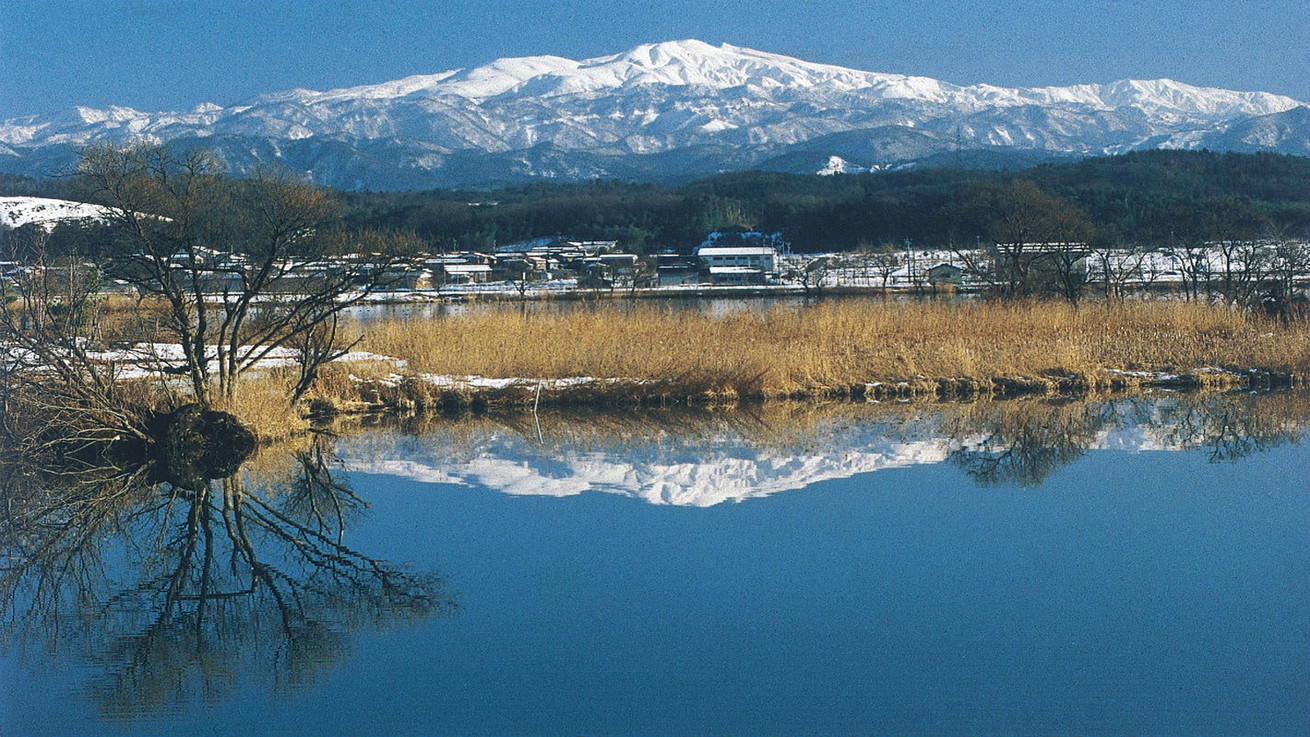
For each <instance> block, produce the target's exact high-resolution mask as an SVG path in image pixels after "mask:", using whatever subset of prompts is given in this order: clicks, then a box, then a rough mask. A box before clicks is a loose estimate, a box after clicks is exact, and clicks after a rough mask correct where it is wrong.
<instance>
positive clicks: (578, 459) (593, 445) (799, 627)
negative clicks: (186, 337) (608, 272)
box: [0, 394, 1310, 735]
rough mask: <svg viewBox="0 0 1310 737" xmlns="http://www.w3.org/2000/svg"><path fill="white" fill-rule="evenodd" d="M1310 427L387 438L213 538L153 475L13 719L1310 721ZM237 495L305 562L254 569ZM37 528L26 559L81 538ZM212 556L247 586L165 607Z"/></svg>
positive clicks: (20, 606) (1273, 726)
mask: <svg viewBox="0 0 1310 737" xmlns="http://www.w3.org/2000/svg"><path fill="white" fill-rule="evenodd" d="M1308 426H1310V398H1307V397H1305V396H1303V395H1295V394H1291V395H1287V394H1284V395H1274V396H1268V397H1253V396H1250V395H1208V396H1204V397H1187V396H1174V395H1166V396H1163V397H1159V398H1147V399H1135V400H1121V401H1116V402H1093V403H1084V402H1046V401H1038V400H1026V401H1019V402H989V403H980V404H976V405H945V406H940V407H936V406H934V407H923V406H914V407H906V406H896V405H882V406H863V405H861V406H850V405H839V406H834V407H827V408H821V407H813V406H790V405H786V406H774V405H770V406H768V407H765V408H756V409H754V410H745V411H734V412H710V411H704V412H691V411H686V412H673V413H655V414H650V415H633V414H629V415H626V416H621V417H615V416H603V415H600V416H598V415H568V414H551V415H543V416H540V417H536V418H534V417H532V416H530V415H529V416H526V417H523V416H519V417H514V418H508V419H501V420H496V419H490V418H482V419H477V420H471V421H464V422H451V421H448V420H440V419H426V420H425V419H416V420H413V421H411V422H409V423H408V424H405V425H403V426H389V427H382V428H372V429H361V430H359V431H356V432H352V433H349V434H346V435H344V436H343V437H341V438H340V439H338V440H335V441H332V442H327V441H321V442H320V443H318V445H317V446H316V447H314V448H308V449H301V450H300V455H299V460H296V459H294V458H291V457H290V456H288V455H287V454H286V453H285V452H283V453H281V454H266V455H265V457H263V458H261V459H257V462H256V463H254V464H252V465H250V466H248V467H247V469H246V471H245V473H244V475H243V479H242V480H241V482H240V485H239V488H234V487H233V486H232V482H231V481H229V482H225V484H226V485H224V484H222V483H219V482H216V483H215V485H214V487H213V489H212V491H211V494H212V496H211V497H210V498H209V499H208V501H207V502H206V503H208V504H210V505H211V507H212V510H213V512H214V514H213V515H211V516H210V521H211V522H212V525H210V527H209V528H208V529H209V533H208V537H207V536H206V533H205V532H204V529H205V527H204V525H203V524H202V523H201V522H200V521H197V520H203V519H204V518H205V516H206V515H205V514H202V513H198V512H196V511H195V510H196V509H197V508H198V506H197V505H198V504H199V498H198V497H191V498H187V497H186V496H185V495H182V496H178V495H175V494H173V493H172V492H171V491H170V490H167V489H159V488H156V489H153V490H150V491H148V492H145V493H143V495H142V496H141V497H139V498H133V499H131V500H130V502H123V503H120V506H118V507H114V508H112V509H109V510H106V511H107V512H110V513H111V514H110V515H109V516H112V517H114V518H115V519H116V521H115V523H114V524H106V525H104V526H103V527H101V528H99V529H98V530H97V532H96V534H95V535H94V536H92V538H93V539H88V540H85V541H82V542H84V543H85V548H86V549H85V550H83V551H80V552H81V553H82V554H81V555H68V556H65V557H63V558H60V559H59V560H61V561H62V562H63V563H64V564H65V567H64V568H63V569H62V570H61V571H59V572H57V573H54V574H51V573H50V572H45V573H44V574H38V571H37V570H36V567H30V568H27V569H23V570H24V571H25V572H23V573H22V574H21V575H18V574H16V573H10V574H7V575H8V577H7V578H6V579H5V583H6V585H7V586H8V587H9V588H8V589H7V590H6V591H7V592H8V594H9V595H10V596H11V597H12V598H11V599H7V601H8V602H9V608H8V610H7V611H8V613H9V614H10V615H11V619H12V623H11V624H12V626H11V627H10V629H9V631H8V636H7V637H6V639H5V641H4V650H3V655H2V656H0V684H3V691H0V733H3V734H6V735H9V734H14V735H23V734H91V733H111V734H161V733H168V734H236V733H241V734H248V733H257V734H329V733H330V734H470V735H506V734H523V735H577V734H613V735H629V734H630V735H656V734H688V735H729V734H760V735H805V734H814V735H834V734H850V735H870V734H901V735H907V734H909V735H914V734H924V735H927V734H1070V735H1074V734H1081V735H1086V734H1098V735H1128V734H1191V735H1236V734H1267V735H1303V734H1310V592H1308V591H1307V587H1306V586H1305V582H1306V581H1307V574H1308V573H1310V564H1308V563H1307V561H1310V537H1308V535H1307V532H1306V529H1307V522H1308V521H1310V495H1308V494H1307V492H1310V486H1308V485H1307V482H1306V481H1305V479H1304V476H1303V469H1304V468H1306V467H1307V465H1308V464H1307V462H1308V461H1310V452H1307V448H1306V446H1305V444H1304V443H1303V438H1304V436H1305V433H1306V428H1307V427H1308ZM325 479H326V480H325ZM11 496H13V492H11ZM62 498H64V499H68V497H62ZM116 498H117V497H116ZM170 499H171V508H170V506H169V504H167V503H163V504H162V506H161V500H163V501H164V502H167V501H168V500H170ZM200 506H203V505H200ZM154 507H158V508H157V509H154V511H150V512H148V513H145V512H141V510H146V509H152V508H154ZM188 510H189V511H188ZM225 510H226V515H227V516H229V517H230V516H233V514H234V510H235V514H236V515H237V516H241V514H242V513H244V514H245V515H248V519H249V520H256V519H257V518H258V517H259V516H261V515H262V516H263V517H264V518H265V520H266V521H267V524H266V525H265V526H264V529H262V531H260V532H254V531H253V530H251V531H249V534H247V535H246V536H244V537H240V536H238V538H237V539H239V540H244V541H245V543H248V544H249V545H250V546H251V548H252V550H253V551H254V552H253V553H252V555H253V556H254V559H255V560H257V561H258V562H259V564H260V565H268V566H269V567H271V568H276V569H277V570H278V571H280V574H279V575H281V576H284V577H285V578H282V579H277V580H276V581H275V582H274V583H270V584H265V585H255V586H252V589H254V590H253V591H251V592H249V593H245V594H241V593H240V591H239V590H238V589H239V588H240V585H241V584H242V583H243V582H245V581H247V579H248V578H249V577H248V576H247V575H246V573H245V571H244V568H245V567H248V566H247V564H246V563H245V562H244V561H246V558H244V557H242V556H244V555H245V553H241V554H239V555H234V554H233V552H232V549H233V548H234V544H233V543H232V540H231V538H230V536H229V535H228V534H227V533H226V532H225V529H226V528H225V523H224V521H223V520H224V519H225ZM243 510H244V512H243ZM338 512H339V513H340V515H339V516H338ZM133 514H135V516H133ZM188 520H190V521H191V527H192V528H194V529H196V530H200V531H201V532H200V534H198V535H196V536H194V537H195V539H196V540H199V541H201V542H200V544H197V545H195V546H193V548H191V549H187V548H186V547H185V544H184V543H185V541H186V539H187V535H185V534H183V531H185V530H186V529H188ZM255 526H256V525H254V524H253V523H252V528H253V527H255ZM342 527H344V530H341V529H340V528H342ZM6 534H7V535H8V538H7V539H8V544H7V545H6V551H7V555H8V557H7V560H8V561H9V563H10V569H11V570H15V569H14V564H15V563H16V562H18V561H19V558H18V557H17V556H19V555H24V556H28V560H27V562H31V559H33V558H39V556H40V555H41V554H42V552H43V551H44V552H49V551H50V549H51V548H52V547H53V546H52V545H50V544H48V543H49V542H50V539H51V537H50V534H49V531H45V533H42V532H41V531H34V530H32V529H27V530H17V531H16V530H14V529H13V528H9V529H8V530H7V531H6ZM43 534H44V537H43ZM60 539H63V538H60ZM205 540H209V548H207V547H206V543H205V542H204V541H205ZM42 543H47V545H46V547H45V548H42V547H41V546H42ZM307 548H308V549H311V550H310V551H309V552H308V553H307V552H306V549H307ZM207 549H209V550H211V553H210V558H212V559H213V561H215V562H216V563H217V564H218V565H215V566H214V571H215V573H214V577H213V581H214V582H215V583H216V584H221V585H223V586H229V587H230V588H229V589H228V590H225V592H224V593H226V594H231V596H228V597H226V598H223V599H214V600H212V601H211V602H210V603H209V605H208V608H207V609H202V608H200V607H198V606H197V604H196V599H194V598H193V599H184V598H179V599H178V600H177V601H174V602H173V603H172V605H171V608H167V607H162V608H161V604H160V601H161V600H160V597H159V595H158V593H157V592H158V590H159V586H161V585H166V583H167V581H170V580H176V572H177V570H178V567H179V566H178V563H179V561H180V560H184V559H185V560H190V561H192V562H193V563H192V566H191V568H190V569H189V571H190V572H189V573H188V574H187V575H189V576H193V574H194V571H196V570H200V569H202V568H203V567H204V566H203V563H204V561H205V560H206V558H205V555H206V553H205V551H206V550H207ZM314 550H317V551H319V552H317V553H315V552H313V551H314ZM343 551H344V552H343ZM351 556H356V557H351ZM233 560H236V561H237V564H235V565H234V564H233V563H232V561H233ZM73 561H76V565H77V566H80V567H78V568H76V569H73V568H69V567H68V566H69V564H70V563H72V562H73ZM346 564H351V565H354V564H358V566H359V567H358V569H357V571H356V574H358V575H355V578H353V579H349V577H346V578H343V571H344V570H346V569H344V568H343V566H344V565H346ZM360 571H362V572H363V573H362V574H361V573H359V572H360ZM42 575H44V578H42ZM190 580H191V581H192V582H199V581H200V580H201V577H199V576H193V578H192V579H190ZM385 581H390V582H391V583H392V584H393V585H394V586H393V588H391V589H390V590H389V589H388V588H387V586H386V585H383V584H382V583H381V582H385ZM38 583H39V584H40V585H42V586H44V588H38V587H37V584H38ZM278 586H281V587H282V588H283V590H285V591H286V592H294V593H296V595H297V596H299V597H300V600H299V603H298V604H296V605H294V606H291V607H288V608H281V607H280V606H279V605H278V603H277V602H276V601H274V600H273V599H272V597H270V596H269V595H268V590H270V589H276V588H278ZM186 591H188V592H193V593H194V592H195V591H198V589H196V588H194V587H192V588H188V589H186ZM211 593H213V592H212V591H211ZM188 595H190V594H188ZM56 597H58V600H59V601H60V602H61V604H60V606H59V607H57V608H52V607H51V606H50V602H52V601H54V600H55V598H56ZM163 609H167V611H163Z"/></svg>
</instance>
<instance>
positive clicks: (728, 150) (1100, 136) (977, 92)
mask: <svg viewBox="0 0 1310 737" xmlns="http://www.w3.org/2000/svg"><path fill="white" fill-rule="evenodd" d="M1304 104H1305V103H1303V102H1301V101H1298V100H1294V99H1292V98H1288V97H1282V96H1279V95H1274V94H1270V93H1266V92H1235V91H1230V90H1220V89H1210V88H1201V87H1193V86H1190V85H1186V84H1182V83H1180V82H1174V81H1171V80H1152V81H1136V80H1123V81H1119V82H1112V83H1109V84H1083V85H1075V86H1071V87H1043V88H1028V89H1009V88H1003V87H996V86H992V85H971V86H959V85H953V84H949V83H946V82H942V81H939V80H935V79H930V78H927V77H912V76H904V75H894V74H880V73H876V72H866V71H859V70H855V69H847V68H843V67H837V66H830V65H823V64H814V63H810V62H806V61H802V60H799V59H794V58H791V57H786V56H781V55H778V54H770V53H765V52H761V51H754V50H751V49H746V48H739V47H735V46H730V45H727V44H724V45H721V46H712V45H710V44H706V43H703V42H700V41H676V42H668V43H660V44H649V45H643V46H638V47H637V48H635V49H632V50H631V51H628V52H625V53H622V54H616V55H613V56H605V57H599V58H595V59H587V60H583V61H574V60H571V59H564V58H561V57H555V56H536V57H525V58H516V59H501V60H498V61H494V62H492V63H490V64H486V65H484V66H480V67H476V68H472V69H460V70H454V71H447V72H442V73H439V74H432V75H419V76H413V77H407V78H405V79H401V80H397V81H393V82H386V83H382V84H376V85H366V86H360V87H351V88H346V89H339V90H329V91H325V92H319V91H313V90H301V89H297V90H289V91H286V92H279V93H274V94H268V95H263V96H261V97H258V98H256V99H254V100H250V101H247V102H244V103H242V104H239V105H232V106H228V107H223V106H219V105H214V104H210V103H206V104H202V105H198V106H197V107H195V108H194V109H192V110H190V111H186V112H167V113H145V112H139V111H136V110H133V109H131V108H124V107H113V108H110V109H108V110H93V109H89V108H77V109H75V110H73V111H71V112H70V113H67V114H65V115H61V116H55V117H48V118H46V117H37V116H31V117H26V118H20V119H14V120H8V121H4V122H3V123H0V169H4V170H8V171H31V170H32V169H33V168H34V167H40V166H49V165H50V163H51V162H52V161H53V160H58V159H60V158H61V157H64V158H71V157H72V156H73V154H74V151H75V150H76V147H78V146H82V145H85V144H87V143H91V142H94V141H101V140H112V141H123V140H130V139H133V138H145V139H147V140H152V141H177V142H179V143H182V144H187V145H193V144H197V143H198V144H201V145H205V146H207V147H210V148H213V149H214V150H216V151H217V152H218V153H219V154H220V156H222V157H223V158H224V159H225V160H226V161H227V163H228V164H229V165H230V166H231V167H232V168H234V169H236V170H244V169H246V168H248V167H249V166H252V165H254V164H256V163H260V162H264V161H268V160H279V161H281V162H283V163H285V164H287V165H289V166H291V167H292V168H295V169H299V170H303V171H306V172H311V173H312V176H313V177H314V178H315V179H317V180H318V181H320V182H323V183H327V184H332V185H335V186H340V187H371V188H409V187H416V186H428V187H431V186H476V185H485V184H495V183H500V182H510V181H518V180H524V179H531V178H538V177H540V178H552V179H560V180H577V179H587V178H593V177H619V178H627V179H660V178H687V177H694V176H698V175H702V174H708V173H712V172H715V171H720V170H727V169H744V168H751V167H755V166H758V165H761V164H764V163H765V162H771V163H770V164H769V165H767V166H768V168H783V169H786V170H792V169H789V168H788V167H792V168H794V170H798V171H820V170H826V171H832V172H836V171H860V170H868V169H878V168H886V167H888V166H894V165H898V164H901V165H903V164H907V163H912V162H916V161H922V160H925V159H928V158H930V157H932V156H934V155H940V154H943V153H949V152H960V151H963V150H973V149H982V150H992V151H998V152H1021V153H1023V154H1024V155H1026V156H1027V157H1028V158H1031V157H1032V154H1033V153H1034V152H1036V153H1040V154H1044V155H1090V154H1103V153H1116V152H1122V151H1128V150H1132V149H1136V148H1153V147H1157V146H1191V145H1194V146H1204V145H1211V146H1212V147H1213V145H1212V144H1215V143H1217V142H1222V141H1225V140H1227V139H1225V136H1230V134H1231V133H1232V129H1233V128H1234V127H1237V128H1240V127H1241V126H1243V125H1248V124H1249V125H1254V123H1252V122H1251V121H1256V120H1260V119H1262V118H1268V117H1269V116H1280V115H1281V116H1288V115H1290V117H1289V120H1288V122H1287V124H1286V126H1284V128H1287V126H1290V128H1287V129H1283V128H1280V129H1279V130H1280V133H1279V135H1280V141H1291V142H1292V143H1290V144H1286V143H1279V144H1278V146H1276V148H1279V150H1282V149H1283V148H1285V147H1287V146H1290V147H1291V148H1292V149H1294V150H1295V149H1296V148H1297V146H1298V145H1300V146H1302V147H1304V142H1305V141H1308V140H1310V126H1307V125H1306V121H1305V118H1306V116H1305V115H1299V117H1298V116H1297V115H1296V114H1295V112H1294V111H1296V110H1297V109H1298V108H1302V106H1304ZM1289 111H1293V112H1292V113H1289ZM1275 125H1278V124H1275ZM874 132H878V133H877V134H875V133H874ZM844 134H864V135H865V138H866V139H869V140H872V139H874V138H878V137H879V136H881V137H883V138H886V139H887V140H888V141H894V142H897V144H898V145H888V146H884V147H882V148H881V149H880V147H878V146H866V147H865V148H866V149H867V150H865V151H863V152H860V153H859V154H858V155H857V156H856V157H855V158H852V157H851V155H850V152H849V151H848V152H846V153H842V152H840V151H838V150H836V149H833V150H829V151H826V150H824V149H823V146H822V145H817V146H816V142H819V143H820V144H821V143H822V142H823V139H824V138H825V137H831V136H838V138H835V139H831V142H832V143H834V144H835V145H838V144H842V143H843V140H842V138H841V136H842V135H844ZM1262 135H1263V136H1264V138H1267V137H1268V135H1267V134H1261V133H1258V132H1257V133H1253V134H1250V135H1244V136H1238V138H1239V139H1240V140H1241V141H1242V145H1243V146H1255V147H1257V148H1258V147H1260V146H1261V145H1262V144H1261V141H1262V140H1264V138H1262ZM1251 141H1255V143H1251ZM845 143H849V142H845ZM882 149H886V150H882ZM832 157H837V158H838V159H840V160H841V161H840V162H838V161H836V160H834V159H833V158H832ZM816 162H817V163H816Z"/></svg>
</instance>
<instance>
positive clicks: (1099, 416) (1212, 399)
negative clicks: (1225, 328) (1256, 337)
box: [947, 392, 1310, 486]
mask: <svg viewBox="0 0 1310 737" xmlns="http://www.w3.org/2000/svg"><path fill="white" fill-rule="evenodd" d="M1307 399H1308V398H1307V396H1306V395H1305V393H1303V392H1288V393H1282V394H1274V395H1253V394H1249V393H1201V394H1195V395H1181V396H1175V397H1169V398H1166V399H1160V398H1155V399H1145V398H1135V399H1117V400H1100V401H1072V400H1053V401H1052V400H1042V401H1027V402H1013V403H1011V402H1002V403H997V404H994V405H991V406H990V407H988V409H987V410H986V411H980V412H973V413H965V414H963V415H960V416H959V417H958V418H957V419H956V420H955V422H954V423H951V422H948V423H947V427H948V428H949V429H950V433H951V434H952V436H953V437H955V438H968V437H969V436H971V435H973V436H977V437H978V438H980V439H974V440H971V441H968V442H965V443H964V444H962V445H961V446H960V447H959V448H957V449H955V450H953V451H952V452H951V455H950V458H951V461H952V462H953V463H955V464H956V465H958V466H959V467H960V468H961V469H963V470H964V471H965V472H966V473H968V474H969V475H970V476H971V477H972V478H973V479H974V480H975V481H977V482H978V483H979V484H982V485H984V486H986V485H995V484H1017V485H1020V486H1036V485H1039V484H1041V483H1042V482H1043V481H1045V480H1046V479H1047V478H1048V477H1049V476H1050V475H1051V474H1052V473H1053V472H1055V471H1056V470H1058V469H1059V468H1061V467H1063V466H1065V465H1068V464H1069V463H1072V462H1073V461H1075V460H1077V459H1078V458H1079V457H1080V456H1082V454H1083V453H1084V452H1086V451H1087V450H1088V449H1090V448H1093V447H1098V446H1099V445H1100V444H1101V442H1102V440H1103V438H1104V437H1105V436H1106V434H1107V433H1109V432H1111V431H1115V430H1120V429H1123V428H1126V427H1137V428H1141V429H1142V430H1143V431H1145V432H1148V433H1149V434H1150V435H1151V436H1152V437H1153V438H1154V441H1153V442H1154V444H1155V445H1156V446H1157V447H1160V448H1168V449H1171V450H1195V449H1205V450H1208V451H1209V458H1210V460H1211V461H1212V462H1221V461H1234V460H1237V459H1239V458H1244V457H1246V456H1249V455H1252V454H1254V453H1259V452H1263V451H1266V450H1269V449H1270V448H1273V447H1275V446H1278V445H1282V444H1284V443H1288V442H1295V441H1297V440H1299V439H1300V438H1301V437H1302V436H1303V435H1304V434H1305V432H1306V426H1307V423H1308V422H1310V401H1307Z"/></svg>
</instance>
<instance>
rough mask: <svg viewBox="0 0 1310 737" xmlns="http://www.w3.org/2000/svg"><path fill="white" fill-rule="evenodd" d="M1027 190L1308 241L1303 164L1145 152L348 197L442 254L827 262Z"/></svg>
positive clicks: (1108, 234) (959, 224)
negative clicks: (833, 254) (547, 252)
mask: <svg viewBox="0 0 1310 737" xmlns="http://www.w3.org/2000/svg"><path fill="white" fill-rule="evenodd" d="M1021 181H1030V182H1033V183H1035V184H1036V185H1037V187H1038V188H1040V190H1041V191H1042V192H1044V193H1045V194H1046V195H1049V196H1050V197H1052V198H1056V199H1059V200H1064V201H1067V202H1068V203H1071V204H1072V205H1074V206H1075V207H1074V211H1075V212H1076V211H1077V210H1081V211H1082V213H1083V214H1084V216H1085V218H1086V219H1087V220H1089V221H1090V222H1091V224H1092V225H1093V226H1094V228H1095V233H1096V236H1095V237H1096V238H1098V239H1099V240H1101V241H1103V242H1111V243H1112V242H1121V243H1131V244H1137V245H1151V244H1155V245H1164V244H1166V243H1167V242H1168V241H1169V240H1170V239H1180V238H1185V237H1186V238H1207V237H1209V238H1220V237H1232V236H1241V237H1252V238H1255V237H1264V236H1266V235H1270V234H1277V235H1282V236H1289V237H1297V238H1306V237H1310V158H1303V157H1296V156H1284V155H1277V154H1236V153H1224V154H1219V153H1211V152H1207V151H1146V152H1138V153H1132V154H1126V155H1123V156H1113V157H1105V158H1090V159H1082V160H1079V161H1076V162H1072V163H1066V164H1047V165H1042V166H1038V167H1036V168H1032V169H1025V170H1021V171H1009V172H995V171H978V170H961V169H922V170H910V171H902V172H882V173H872V174H855V175H837V176H807V175H793V174H779V173H767V172H744V173H733V174H723V175H719V176H715V177H711V178H709V179H705V180H701V181H698V182H695V183H691V184H686V185H680V186H658V185H648V184H624V183H620V182H613V181H598V182H591V183H586V184H573V185H552V184H531V185H525V186H520V187H514V188H510V189H504V190H498V191H494V192H447V191H435V192H410V193H343V194H342V198H343V200H344V202H345V204H346V207H347V212H348V217H349V218H350V219H351V220H352V221H354V222H356V223H358V224H360V225H367V226H370V227H382V228H396V229H402V230H410V231H413V232H415V233H417V234H418V235H419V236H420V237H422V238H424V239H426V240H428V241H429V242H431V243H432V244H433V245H434V246H435V247H440V248H461V249H473V248H487V247H489V246H491V245H492V244H493V243H500V244H505V243H512V242H514V241H518V240H523V239H527V238H531V237H535V236H543V235H565V236H569V237H573V238H580V239H617V240H618V241H620V242H621V243H622V244H623V245H624V246H625V247H627V248H631V249H635V250H640V251H647V252H649V251H652V250H657V249H664V248H674V249H686V248H689V247H691V246H693V245H695V244H697V243H699V242H700V241H701V240H702V239H703V238H704V236H705V234H706V233H709V232H711V231H714V230H722V229H748V230H760V231H765V232H782V233H784V234H785V236H786V238H787V240H788V241H789V242H791V244H792V246H793V248H795V249H796V250H800V251H829V250H848V249H852V248H859V247H878V246H883V245H891V244H894V245H902V244H904V242H905V240H906V239H910V240H911V241H912V242H913V243H915V244H918V245H923V246H942V245H947V244H948V243H950V242H953V243H957V244H959V243H967V242H973V241H974V239H975V238H985V237H986V232H985V228H984V227H983V226H982V225H981V224H980V222H979V212H978V211H979V209H980V208H981V207H987V206H995V204H996V202H997V198H998V197H999V198H1001V199H1002V200H1003V199H1004V198H1006V197H1008V196H1010V195H1009V193H1010V192H1011V191H1017V190H1022V191H1030V190H1031V188H1016V187H1014V186H1013V184H1014V183H1015V182H1021ZM1211 231H1213V232H1211Z"/></svg>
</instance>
